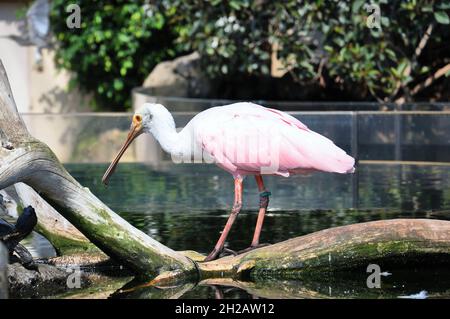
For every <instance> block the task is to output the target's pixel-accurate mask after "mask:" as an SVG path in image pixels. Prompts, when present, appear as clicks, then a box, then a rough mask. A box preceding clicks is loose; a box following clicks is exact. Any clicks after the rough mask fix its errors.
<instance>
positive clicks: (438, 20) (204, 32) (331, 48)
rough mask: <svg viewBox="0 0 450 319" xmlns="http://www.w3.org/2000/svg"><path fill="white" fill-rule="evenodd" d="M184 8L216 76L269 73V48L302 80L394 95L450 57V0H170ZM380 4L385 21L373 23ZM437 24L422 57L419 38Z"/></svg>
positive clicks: (369, 95)
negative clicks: (374, 6) (375, 7)
mask: <svg viewBox="0 0 450 319" xmlns="http://www.w3.org/2000/svg"><path fill="white" fill-rule="evenodd" d="M168 2H170V3H171V4H172V5H173V4H174V3H176V4H177V6H178V7H179V8H182V12H183V13H184V15H185V19H186V22H187V23H188V25H189V28H188V29H187V30H188V31H187V32H186V33H184V34H181V36H180V39H179V40H180V42H181V43H184V45H185V48H186V49H187V50H198V51H199V52H200V53H201V54H202V56H203V57H204V58H205V69H206V71H207V72H208V73H209V75H210V76H212V77H223V76H233V75H235V74H236V73H240V74H242V73H245V74H255V75H265V74H268V73H269V69H270V62H271V52H272V48H273V45H274V44H276V45H277V46H278V47H279V48H280V50H279V51H278V52H277V55H278V58H279V59H280V60H281V62H282V63H283V65H284V67H285V69H286V70H289V71H290V74H291V75H292V76H293V77H294V79H295V80H297V81H298V82H299V83H303V84H304V83H307V82H311V81H317V79H319V78H320V77H324V78H325V80H327V82H328V83H327V86H335V87H337V88H338V89H339V90H344V91H354V92H358V97H359V98H361V99H373V98H377V99H378V100H381V99H384V100H392V99H393V98H395V96H396V95H397V94H398V93H399V90H400V88H401V89H402V90H403V92H401V93H402V94H407V93H408V92H405V91H408V85H410V84H414V83H416V82H417V81H419V82H420V81H421V80H422V79H424V77H427V76H430V75H431V74H432V72H435V71H436V67H438V66H440V67H442V66H444V65H445V64H446V63H449V62H450V54H449V52H450V47H449V44H448V41H447V39H449V38H450V28H449V27H448V24H449V17H448V12H449V9H450V1H429V0H402V1H388V0H373V1H364V0H355V1H341V0H329V1H325V0H315V1H313V0H309V1H297V0H288V1H264V0H261V1H251V0H229V1H215V0H211V1H197V0H175V1H168ZM368 3H371V4H377V5H379V8H380V16H381V19H380V27H381V28H369V27H368V26H367V22H368V17H369V16H370V15H371V14H372V13H373V11H372V10H370V11H369V10H368V9H367V7H366V4H368ZM431 24H433V26H434V29H433V31H432V35H431V37H430V39H429V40H428V42H427V43H426V46H425V48H424V50H423V52H422V53H421V54H420V56H418V57H416V56H415V51H416V48H417V46H418V44H419V41H420V40H421V38H422V37H423V35H424V34H425V31H426V30H427V28H428V27H429V26H430V25H431Z"/></svg>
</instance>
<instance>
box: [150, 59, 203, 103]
mask: <svg viewBox="0 0 450 319" xmlns="http://www.w3.org/2000/svg"><path fill="white" fill-rule="evenodd" d="M143 86H144V87H149V88H152V89H153V94H152V95H156V96H176V97H205V96H208V95H209V93H210V89H211V86H210V81H209V80H208V79H207V77H206V76H205V75H204V74H203V72H202V70H201V65H200V55H199V54H198V52H193V53H191V54H189V55H185V56H181V57H178V58H176V59H174V60H172V61H164V62H161V63H159V64H158V65H157V66H156V67H155V68H154V69H153V71H152V72H151V73H150V74H149V76H148V77H147V78H146V79H145V81H144V84H143Z"/></svg>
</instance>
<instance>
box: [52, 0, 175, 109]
mask: <svg viewBox="0 0 450 319" xmlns="http://www.w3.org/2000/svg"><path fill="white" fill-rule="evenodd" d="M76 3H77V4H78V5H79V6H80V8H81V28H79V29H77V28H74V29H69V28H68V27H67V25H66V19H67V17H68V16H69V14H70V13H67V12H66V6H67V5H68V4H69V3H68V2H67V1H64V0H53V1H52V10H51V26H52V31H53V33H54V34H55V36H56V39H57V50H56V61H57V65H58V66H59V67H61V68H64V69H67V70H70V71H72V74H73V78H72V81H71V86H78V87H80V88H81V89H82V90H84V91H86V92H89V93H93V94H94V97H95V100H94V102H95V104H96V107H97V108H102V109H115V110H120V109H122V110H123V109H124V108H128V107H130V104H131V99H130V91H131V89H132V88H134V87H136V86H140V85H141V84H142V82H143V80H144V79H145V77H146V76H147V75H148V73H149V72H150V71H151V70H152V69H153V67H154V66H155V65H156V64H157V63H158V62H160V61H162V60H166V59H170V58H172V57H174V56H175V55H176V52H177V51H176V50H175V47H174V44H173V40H174V39H175V38H176V32H175V30H176V29H175V28H169V26H168V24H167V23H166V21H167V15H166V13H165V12H164V11H161V10H159V8H157V7H155V6H151V5H142V4H139V3H138V2H137V1H133V0H130V1H113V2H112V1H103V0H101V1H89V0H79V1H77V2H76Z"/></svg>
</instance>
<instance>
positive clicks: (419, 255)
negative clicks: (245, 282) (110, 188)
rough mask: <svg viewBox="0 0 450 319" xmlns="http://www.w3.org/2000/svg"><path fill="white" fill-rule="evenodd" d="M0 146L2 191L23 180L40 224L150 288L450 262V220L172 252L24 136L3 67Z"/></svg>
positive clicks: (370, 226) (407, 222)
mask: <svg viewBox="0 0 450 319" xmlns="http://www.w3.org/2000/svg"><path fill="white" fill-rule="evenodd" d="M0 140H1V147H0V189H3V188H5V187H8V186H11V185H14V184H17V183H20V182H23V183H24V184H26V185H28V186H29V187H31V188H32V189H33V190H34V191H35V193H33V192H32V191H30V190H29V189H27V188H26V187H25V186H21V185H20V184H19V185H17V186H16V190H17V191H18V193H19V194H21V195H20V196H21V198H22V200H24V201H29V202H30V203H31V202H33V201H36V205H37V202H38V201H40V200H41V199H42V200H45V201H46V202H47V203H48V204H49V205H51V207H53V208H54V209H55V211H54V212H52V213H51V214H50V215H41V218H44V219H45V218H52V217H50V216H55V215H54V214H56V211H57V212H58V213H60V214H61V215H63V216H64V218H66V219H67V221H68V222H69V223H70V224H72V225H73V226H75V227H76V228H77V229H78V230H79V231H80V232H81V233H82V234H83V235H84V236H85V237H86V238H87V239H88V240H89V241H90V242H91V243H92V244H94V245H95V246H96V247H98V248H99V249H100V250H101V251H103V252H104V253H105V254H106V255H108V256H109V257H111V258H112V259H113V260H114V261H115V262H117V263H120V264H123V265H125V266H128V268H130V269H131V270H133V271H134V272H135V273H137V274H139V275H147V276H152V277H153V278H154V279H153V280H152V281H151V282H150V283H148V285H153V286H158V285H165V284H169V283H173V282H174V281H176V280H180V279H183V280H186V279H188V278H189V277H195V280H198V279H199V278H200V280H206V279H209V278H222V277H229V278H245V277H253V278H258V277H266V278H267V277H277V278H290V277H295V278H298V277H302V276H305V275H309V276H310V275H315V274H316V275H319V276H321V275H322V273H323V272H324V271H328V272H329V271H336V270H345V269H350V268H354V267H360V266H364V265H367V264H368V263H370V262H373V261H378V262H380V261H389V262H393V261H395V262H401V263H407V264H409V263H414V262H423V261H431V260H433V261H438V262H445V263H448V262H449V256H450V222H448V221H437V220H418V219H416V220H412V219H398V220H388V221H378V222H370V223H364V224H355V225H348V226H343V227H337V228H332V229H327V230H323V231H320V232H316V233H313V234H310V235H306V236H302V237H298V238H294V239H291V240H287V241H285V242H281V243H278V244H275V245H271V246H268V247H264V248H259V249H256V250H254V251H250V252H247V253H245V254H242V255H239V256H234V257H224V258H221V259H219V260H216V261H211V262H200V261H201V259H202V256H199V255H198V254H192V252H176V251H174V250H172V249H170V248H168V247H166V246H164V245H163V244H161V243H159V242H157V241H156V240H154V239H152V238H151V237H149V236H147V235H146V234H144V233H143V232H141V231H140V230H138V229H136V228H134V227H133V226H131V225H130V224H129V223H128V222H126V221H125V220H124V219H123V218H121V217H120V216H119V215H117V214H116V213H114V212H113V211H112V210H111V209H110V208H108V207H107V206H106V205H105V204H104V203H102V202H101V201H100V200H99V199H98V198H97V197H95V196H94V195H93V194H92V193H91V192H90V191H89V189H87V188H84V187H82V186H81V185H80V184H79V183H78V182H77V181H76V180H75V179H74V178H73V177H72V176H71V175H70V174H69V173H68V172H67V171H66V170H65V169H64V167H63V166H62V165H61V164H60V163H59V161H58V159H57V158H56V156H55V155H54V154H53V152H52V151H51V150H50V149H49V148H48V146H47V145H45V144H44V143H42V142H41V141H38V140H36V139H34V138H33V137H32V136H31V135H30V134H29V133H28V131H27V129H26V127H25V125H24V123H23V121H22V119H21V117H20V115H19V114H18V112H17V108H16V106H15V102H14V99H13V97H12V93H11V89H10V87H9V82H8V79H7V76H6V72H5V69H4V67H3V65H2V64H1V62H0ZM44 206H45V205H44ZM47 208H48V207H47ZM47 208H46V207H43V209H44V210H45V209H47ZM52 214H53V215H52ZM40 225H41V227H42V228H43V229H45V230H44V231H42V232H43V233H44V234H45V235H46V236H47V237H49V239H50V240H52V241H53V242H54V243H56V242H58V240H55V237H52V236H53V235H55V233H56V235H58V236H60V235H61V234H62V233H65V234H66V235H67V234H69V233H70V232H69V233H68V232H67V228H66V229H63V231H59V230H60V229H59V230H58V231H54V230H55V229H56V228H54V227H51V226H49V225H51V222H50V221H41V224H40ZM67 227H68V226H67ZM72 230H73V229H71V231H72ZM73 235H74V237H73V238H71V239H77V240H78V242H80V240H81V239H82V237H80V235H79V234H78V235H77V236H78V237H76V236H75V233H73ZM68 237H72V235H69V236H68ZM58 239H60V238H58ZM67 239H68V238H67ZM81 241H84V240H81ZM72 243H74V242H72ZM61 246H63V245H61ZM100 259H101V260H103V258H100Z"/></svg>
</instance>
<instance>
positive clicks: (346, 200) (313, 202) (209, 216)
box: [66, 164, 450, 298]
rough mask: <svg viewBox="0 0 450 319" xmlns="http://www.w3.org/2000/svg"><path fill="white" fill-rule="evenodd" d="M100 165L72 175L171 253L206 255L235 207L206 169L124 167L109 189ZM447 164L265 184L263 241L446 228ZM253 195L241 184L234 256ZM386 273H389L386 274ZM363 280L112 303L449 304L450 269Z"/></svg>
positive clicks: (223, 286) (208, 286)
mask: <svg viewBox="0 0 450 319" xmlns="http://www.w3.org/2000/svg"><path fill="white" fill-rule="evenodd" d="M106 166H107V164H70V165H66V167H67V168H68V169H69V171H70V173H71V174H72V175H73V176H74V177H75V178H76V179H77V180H78V181H79V182H80V183H81V184H83V185H84V186H86V187H89V188H90V189H91V191H92V192H93V193H94V194H96V195H97V196H98V197H100V198H101V199H102V200H103V201H104V202H105V203H107V204H108V205H109V206H110V207H111V208H113V209H114V210H115V211H117V212H119V213H120V214H121V215H122V216H123V217H124V218H125V219H127V220H128V221H129V222H130V223H132V224H133V225H134V226H136V227H137V228H139V229H141V230H143V231H144V232H146V233H147V234H149V235H150V236H152V237H153V238H155V239H157V240H158V241H160V242H162V243H163V244H165V245H167V246H169V247H171V248H173V249H175V250H186V249H193V250H196V251H199V252H202V253H207V252H209V250H210V249H211V247H213V245H214V244H215V241H216V239H217V235H218V233H219V232H220V231H221V229H222V227H223V225H224V223H225V221H226V219H227V217H228V212H229V209H230V206H231V203H232V190H233V188H232V179H231V177H230V176H229V175H228V174H227V173H225V172H223V171H221V170H219V169H218V168H216V167H215V166H212V165H210V166H207V165H169V166H165V167H159V168H158V169H156V168H154V167H149V166H145V165H142V164H121V165H120V166H119V168H118V170H117V172H116V174H115V175H114V176H113V178H112V180H111V182H110V186H109V187H108V188H105V187H104V186H103V185H102V184H101V182H100V179H101V176H102V174H103V172H104V170H105V168H106ZM449 177H450V166H444V165H441V166H440V165H427V166H409V165H360V166H359V167H358V170H357V174H354V175H338V174H321V173H317V174H312V175H309V176H294V177H292V178H288V179H286V178H281V177H268V178H267V183H266V184H267V187H268V188H269V189H270V190H271V191H272V194H273V196H272V198H271V203H270V209H269V213H268V215H267V218H266V219H265V225H264V228H263V232H262V235H261V240H262V242H271V243H275V242H279V241H283V240H286V239H288V238H292V237H296V236H300V235H304V234H307V233H311V232H315V231H318V230H321V229H325V228H329V227H335V226H342V225H347V224H352V223H360V222H366V221H372V220H380V219H390V218H399V217H401V218H438V219H446V220H450V178H449ZM257 204H258V196H257V190H256V185H255V182H254V180H253V179H252V178H248V179H247V180H246V181H245V191H244V211H243V212H242V213H241V214H240V215H239V217H238V220H237V222H236V223H235V225H234V227H233V229H232V231H231V233H230V236H229V241H228V246H229V247H230V248H232V249H242V248H245V247H247V246H248V245H249V243H250V241H251V238H252V232H253V229H254V226H255V222H256V217H257ZM386 270H389V269H386ZM366 278H367V273H366V272H365V270H361V271H360V272H359V273H352V274H351V275H350V276H347V277H346V276H343V277H342V276H338V277H324V278H323V279H322V280H320V281H314V282H311V281H308V282H301V281H264V282H250V283H249V282H247V283H246V282H236V281H230V280H228V281H216V282H214V281H209V282H208V281H206V282H201V283H199V284H198V285H196V286H195V287H194V286H193V285H191V284H189V285H190V286H189V285H188V286H180V287H170V288H161V287H160V288H156V287H136V286H140V285H141V284H139V283H135V282H132V283H129V284H127V285H126V286H125V287H123V288H121V289H119V290H118V291H116V292H115V293H114V294H113V295H111V297H114V298H170V297H172V298H175V297H176V298H219V297H223V298H254V297H262V298H269V297H275V298H330V297H333V298H334V297H339V298H349V297H367V298H379V297H388V298H396V297H397V296H400V295H411V294H417V293H419V292H420V291H421V290H427V291H428V293H429V295H430V296H431V297H442V296H447V297H448V296H449V294H450V292H449V291H448V289H449V287H450V270H448V269H443V270H436V269H434V270H429V269H407V270H398V271H396V272H395V273H394V274H393V276H390V277H386V279H385V280H383V283H384V287H383V288H382V289H377V290H373V289H369V288H367V286H366V284H365V283H366V281H365V280H366Z"/></svg>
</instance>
